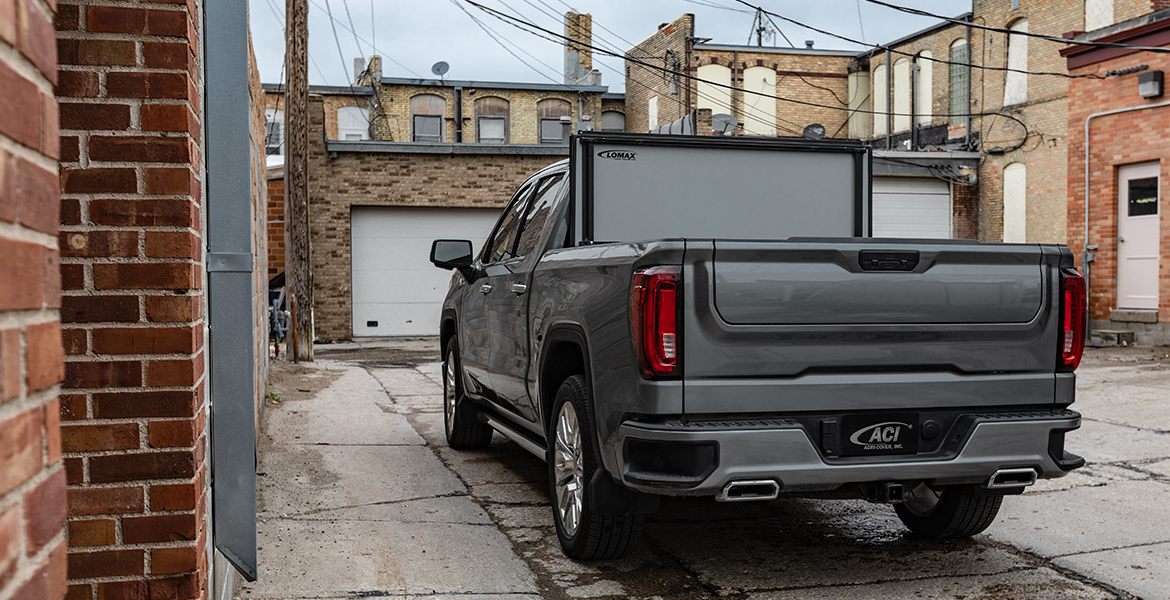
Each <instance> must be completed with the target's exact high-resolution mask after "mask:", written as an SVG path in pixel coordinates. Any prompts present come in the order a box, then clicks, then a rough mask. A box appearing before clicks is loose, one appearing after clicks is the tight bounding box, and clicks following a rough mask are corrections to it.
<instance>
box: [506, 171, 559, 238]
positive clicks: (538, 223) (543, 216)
mask: <svg viewBox="0 0 1170 600" xmlns="http://www.w3.org/2000/svg"><path fill="white" fill-rule="evenodd" d="M564 181H565V175H564V173H558V174H556V175H552V176H550V177H545V178H544V179H541V180H540V183H538V184H537V185H536V187H535V192H534V193H533V200H532V208H530V209H528V213H527V214H526V215H524V226H523V227H521V228H520V239H519V241H517V242H516V256H527V255H528V253H529V252H532V250H533V249H534V248H536V243H537V241H539V240H540V234H541V232H543V231H544V228H545V224H546V223H547V222H548V218H549V215H550V214H551V213H552V210H553V203H554V202H556V199H557V197H558V196H560V192H561V188H562V187H563V184H564Z"/></svg>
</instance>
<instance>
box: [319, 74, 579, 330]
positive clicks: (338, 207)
mask: <svg viewBox="0 0 1170 600" xmlns="http://www.w3.org/2000/svg"><path fill="white" fill-rule="evenodd" d="M309 114H310V123H309V127H310V129H309V143H310V151H309V205H310V207H311V211H312V212H311V214H310V215H309V227H310V234H309V235H310V246H311V248H312V257H311V261H312V270H313V299H314V302H315V305H314V307H313V308H314V318H315V321H316V334H317V337H320V338H329V339H333V340H339V339H349V338H350V336H351V335H352V334H353V327H352V321H351V319H352V306H353V305H352V297H351V295H350V293H351V290H352V289H353V286H352V281H351V279H350V258H351V254H350V209H351V207H353V206H443V207H465V208H489V207H491V208H503V207H504V205H506V204H507V203H508V200H509V199H510V198H511V197H512V194H513V193H514V192H515V191H516V188H518V187H519V186H520V184H521V183H523V182H524V180H525V179H527V178H528V176H530V175H532V174H533V173H535V172H536V171H538V170H540V169H541V168H543V167H545V166H548V165H549V164H551V163H554V162H556V161H558V160H562V159H563V158H566V157H567V148H566V155H565V156H547V155H536V156H532V155H516V154H501V153H500V152H499V151H493V150H492V149H490V148H485V149H484V153H483V154H419V153H412V152H409V148H403V151H402V152H368V153H365V152H363V153H357V152H340V153H338V154H337V157H336V158H329V157H328V156H327V154H326V151H325V143H324V139H323V136H322V135H321V131H322V129H323V127H324V116H323V104H322V100H321V97H320V96H310V98H309ZM407 146H408V145H407Z"/></svg>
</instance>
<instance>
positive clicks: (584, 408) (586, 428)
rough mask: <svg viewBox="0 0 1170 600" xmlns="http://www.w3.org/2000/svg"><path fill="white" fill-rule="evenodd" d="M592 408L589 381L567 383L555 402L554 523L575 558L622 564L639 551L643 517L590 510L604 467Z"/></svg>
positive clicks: (552, 444) (550, 466) (551, 438)
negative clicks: (596, 477)
mask: <svg viewBox="0 0 1170 600" xmlns="http://www.w3.org/2000/svg"><path fill="white" fill-rule="evenodd" d="M591 406H592V404H591V402H590V398H589V388H588V387H587V386H586V385H585V378H584V377H582V376H580V375H574V376H572V377H569V378H568V379H566V380H565V382H564V383H563V384H561V387H560V389H559V390H558V391H557V396H556V400H555V401H554V402H553V411H552V415H553V417H552V422H551V423H550V424H549V436H548V439H549V444H548V446H549V449H548V473H549V493H550V495H551V496H552V509H553V521H554V522H555V523H556V528H557V537H558V538H559V539H560V542H561V548H563V549H564V551H565V554H566V555H568V556H569V557H570V558H576V559H579V560H594V559H606V558H619V557H621V556H623V555H625V554H626V552H628V551H629V550H630V549H631V548H633V547H635V546H636V545H637V543H638V539H639V538H640V537H641V536H642V526H643V525H644V524H645V522H646V518H645V516H643V515H635V514H619V515H598V514H594V511H593V509H592V507H590V505H589V504H590V501H589V490H588V489H586V486H587V485H588V483H589V482H590V481H591V480H592V479H593V474H594V472H596V470H597V469H598V468H600V465H599V464H598V460H597V452H596V450H595V448H594V444H593V439H594V438H593V425H592V421H591V420H590V416H589V415H590V413H589V410H590V408H591Z"/></svg>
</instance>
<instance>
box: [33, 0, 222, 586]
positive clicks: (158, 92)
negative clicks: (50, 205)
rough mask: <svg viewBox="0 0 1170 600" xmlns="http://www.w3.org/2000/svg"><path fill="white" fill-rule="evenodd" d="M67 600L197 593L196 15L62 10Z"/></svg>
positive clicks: (90, 6)
mask: <svg viewBox="0 0 1170 600" xmlns="http://www.w3.org/2000/svg"><path fill="white" fill-rule="evenodd" d="M58 9H59V15H58V18H57V22H56V27H57V38H58V39H57V46H58V51H59V55H60V63H61V66H60V69H61V72H60V74H59V81H58V87H57V95H58V99H59V102H60V105H61V146H62V174H61V191H62V200H61V224H62V225H61V235H60V248H61V254H62V260H61V262H62V265H61V274H62V287H63V288H64V292H63V294H64V298H63V308H62V321H63V324H64V325H63V327H64V330H63V335H64V341H65V352H66V354H67V356H66V362H65V384H64V387H65V389H64V390H63V392H64V395H63V396H62V407H61V415H62V420H63V427H62V445H63V449H64V451H65V471H66V474H67V479H68V483H69V489H68V502H69V533H68V535H69V578H70V581H69V583H70V588H69V595H70V598H71V599H72V600H90V599H94V598H122V597H130V598H141V597H168V598H198V597H203V596H206V595H207V588H206V580H207V567H208V547H209V545H208V535H209V530H208V524H209V518H208V511H209V508H208V502H207V499H208V494H207V492H208V491H209V490H208V473H207V460H206V443H207V418H206V416H207V403H206V402H205V389H204V383H205V377H204V362H205V352H204V350H205V343H204V329H205V324H204V320H203V291H202V290H203V281H204V273H203V269H202V266H201V264H202V245H203V236H202V224H201V223H202V220H203V219H202V215H201V213H202V192H201V189H202V186H201V183H200V179H201V173H200V167H199V164H200V154H201V152H202V146H201V140H200V122H201V118H202V115H201V107H200V102H199V97H200V90H201V89H202V82H201V81H200V80H199V65H198V64H197V58H198V44H199V40H198V36H199V27H200V25H201V22H202V19H201V14H200V13H199V12H198V9H197V6H196V4H194V3H193V2H191V3H184V2H177V3H176V2H147V1H134V2H125V3H117V4H116V5H110V4H109V3H106V2H103V1H101V0H92V1H91V0H61V2H60V4H59V5H58Z"/></svg>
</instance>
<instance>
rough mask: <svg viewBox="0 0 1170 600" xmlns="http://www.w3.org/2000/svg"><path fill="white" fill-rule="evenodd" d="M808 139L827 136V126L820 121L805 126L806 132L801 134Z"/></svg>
mask: <svg viewBox="0 0 1170 600" xmlns="http://www.w3.org/2000/svg"><path fill="white" fill-rule="evenodd" d="M801 135H803V136H804V139H806V140H819V139H821V138H823V137H825V126H824V125H821V124H820V123H813V124H812V125H809V126H808V127H805V128H804V133H803V134H801Z"/></svg>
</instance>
